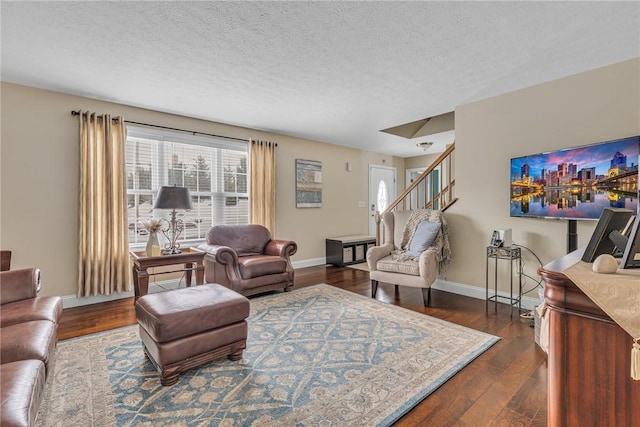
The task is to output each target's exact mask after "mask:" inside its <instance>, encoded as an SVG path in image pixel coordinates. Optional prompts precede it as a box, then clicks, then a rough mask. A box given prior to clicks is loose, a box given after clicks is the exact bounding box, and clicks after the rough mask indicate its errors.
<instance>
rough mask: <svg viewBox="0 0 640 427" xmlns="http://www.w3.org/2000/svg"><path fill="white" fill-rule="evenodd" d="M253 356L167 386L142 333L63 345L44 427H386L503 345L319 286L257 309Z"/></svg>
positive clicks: (273, 298) (42, 417)
mask: <svg viewBox="0 0 640 427" xmlns="http://www.w3.org/2000/svg"><path fill="white" fill-rule="evenodd" d="M248 321H249V338H248V342H247V350H246V351H245V352H244V357H243V359H242V360H240V361H236V362H232V361H229V360H227V359H221V360H219V361H215V362H212V363H209V364H207V365H205V366H203V367H201V368H198V369H193V370H190V371H187V372H185V373H184V374H182V375H181V376H180V379H179V381H178V383H177V384H175V385H173V386H170V387H163V386H161V385H160V380H159V377H158V373H157V372H156V371H155V369H154V368H153V366H152V365H151V363H150V362H149V361H148V360H147V359H145V357H144V354H143V351H142V346H141V343H140V340H139V337H138V329H137V326H130V327H126V328H121V329H117V330H114V331H108V332H103V333H99V334H94V335H88V336H85V337H80V338H74V339H71V340H66V341H61V342H59V343H58V347H57V350H56V362H55V365H54V367H53V371H52V372H51V374H50V377H49V378H50V379H49V382H48V384H47V388H46V391H45V397H44V402H43V404H42V407H41V411H40V413H39V414H38V420H37V425H38V426H65V427H66V426H101V427H102V426H169V425H171V426H224V427H230V426H241V427H246V426H356V425H357V426H388V425H390V424H392V423H393V422H394V421H396V420H398V419H399V418H400V417H402V415H404V414H405V413H407V412H408V411H409V410H410V409H411V408H412V407H414V406H415V405H416V404H417V403H419V402H420V401H421V400H422V399H424V398H425V397H427V396H428V395H429V394H430V393H431V392H433V391H434V390H435V389H437V388H438V387H439V386H440V385H442V384H443V383H444V382H445V381H447V380H448V379H449V378H451V377H452V376H453V375H454V374H455V373H456V372H458V371H459V370H460V369H462V368H463V367H464V366H465V365H467V364H468V363H469V362H471V361H472V360H473V359H474V358H475V357H477V356H478V355H480V354H481V353H482V352H484V351H485V350H487V349H488V348H489V347H490V346H491V345H493V344H494V343H495V342H496V341H497V340H499V338H498V337H495V336H492V335H488V334H486V333H483V332H479V331H475V330H472V329H469V328H466V327H463V326H459V325H456V324H453V323H449V322H445V321H442V320H439V319H435V318H433V317H429V316H426V315H424V314H421V313H417V312H413V311H410V310H407V309H404V308H401V307H397V306H394V305H389V304H385V303H382V302H380V301H377V300H375V299H371V298H368V297H364V296H361V295H357V294H354V293H352V292H348V291H345V290H341V289H338V288H335V287H333V286H329V285H325V284H321V285H315V286H311V287H307V288H302V289H298V290H295V291H293V292H288V293H280V294H274V295H269V296H265V297H259V298H254V299H252V300H251V315H250V318H249V319H248Z"/></svg>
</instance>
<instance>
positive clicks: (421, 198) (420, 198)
mask: <svg viewBox="0 0 640 427" xmlns="http://www.w3.org/2000/svg"><path fill="white" fill-rule="evenodd" d="M426 169H427V168H426V167H425V168H412V169H407V176H406V183H407V187H409V185H411V184H412V183H413V182H414V181H415V180H416V179H418V177H420V175H422V173H423V172H424V171H425V170H426ZM438 194H440V166H438V167H436V168H435V169H434V170H433V171H432V172H431V174H429V176H427V178H426V179H425V180H424V181H421V182H420V183H419V184H418V185H417V187H416V188H415V189H413V190H412V191H411V192H410V193H409V205H408V207H407V209H422V208H424V207H425V206H426V205H427V203H429V202H431V201H432V200H433V206H432V208H433V209H435V210H438V205H439V203H438V200H434V199H436V197H437V196H438Z"/></svg>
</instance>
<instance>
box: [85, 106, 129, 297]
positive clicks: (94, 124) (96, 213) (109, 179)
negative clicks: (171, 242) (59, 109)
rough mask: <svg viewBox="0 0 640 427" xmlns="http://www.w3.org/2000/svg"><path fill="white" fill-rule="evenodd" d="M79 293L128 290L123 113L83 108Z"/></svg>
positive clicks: (106, 293)
mask: <svg viewBox="0 0 640 427" xmlns="http://www.w3.org/2000/svg"><path fill="white" fill-rule="evenodd" d="M79 117H80V242H79V260H78V296H79V297H87V296H92V295H110V294H112V293H120V292H123V291H128V290H129V289H130V287H131V285H130V283H131V281H130V280H129V277H130V271H129V243H128V237H127V232H128V224H127V188H126V170H125V157H124V156H125V154H124V149H125V141H126V128H125V125H124V119H123V118H121V117H117V118H115V119H113V120H112V119H111V116H110V115H108V114H105V115H97V114H96V113H89V112H81V113H80V114H79Z"/></svg>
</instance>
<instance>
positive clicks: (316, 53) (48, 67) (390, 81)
mask: <svg viewBox="0 0 640 427" xmlns="http://www.w3.org/2000/svg"><path fill="white" fill-rule="evenodd" d="M0 7H1V9H0V13H1V17H2V18H1V19H2V74H1V78H2V80H3V81H6V82H12V83H18V84H23V85H27V86H34V87H39V88H44V89H50V90H54V91H59V92H64V93H70V94H75V95H81V96H86V97H90V98H97V99H103V100H108V101H114V102H119V103H124V104H129V105H134V106H139V107H145V108H150V109H154V110H159V111H165V112H170V113H176V114H182V115H186V116H191V117H197V118H202V119H207V120H213V121H218V122H223V123H230V124H236V125H241V126H247V127H251V128H255V129H263V130H267V131H273V132H277V133H281V134H286V135H293V136H297V137H302V138H309V139H314V140H318V141H323V142H329V143H333V144H339V145H345V146H350V147H356V148H361V149H365V150H371V151H375V152H381V153H387V154H392V155H397V156H401V157H407V156H415V155H421V154H423V153H424V152H423V151H422V150H421V149H419V148H417V147H416V142H419V141H423V140H425V138H424V137H423V138H419V139H414V140H411V139H406V138H402V137H399V136H394V135H390V134H386V133H383V132H380V130H381V129H386V128H390V127H394V126H398V125H401V124H404V123H408V122H414V121H417V120H420V119H424V118H426V117H431V116H435V115H440V114H443V113H447V112H450V111H453V110H454V109H455V107H456V106H458V105H461V104H464V103H467V102H469V101H473V100H479V99H483V98H487V97H490V96H494V95H498V94H501V93H505V92H510V91H513V90H516V89H520V88H524V87H527V86H531V85H534V84H538V83H542V82H545V81H549V80H554V79H557V78H560V77H564V76H568V75H572V74H575V73H578V72H582V71H587V70H591V69H594V68H598V67H601V66H604V65H609V64H612V63H616V62H620V61H623V60H627V59H630V58H635V57H638V56H640V17H639V16H640V14H639V12H640V2H637V1H633V2H519V1H517V2H104V1H98V2H53V1H51V2H7V1H2V2H1V5H0ZM426 139H431V140H434V141H436V142H437V144H435V145H434V146H433V147H432V149H431V150H430V152H432V151H433V152H436V151H439V150H440V151H441V150H442V149H443V147H442V144H443V143H444V142H450V139H452V134H451V132H449V133H448V134H443V135H436V136H434V137H428V138H426Z"/></svg>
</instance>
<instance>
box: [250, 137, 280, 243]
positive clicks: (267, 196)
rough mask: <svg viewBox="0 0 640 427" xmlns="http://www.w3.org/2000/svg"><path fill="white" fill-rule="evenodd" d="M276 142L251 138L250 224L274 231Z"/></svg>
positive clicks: (272, 232) (273, 233)
mask: <svg viewBox="0 0 640 427" xmlns="http://www.w3.org/2000/svg"><path fill="white" fill-rule="evenodd" d="M277 146H278V144H276V143H274V142H267V141H255V140H251V147H250V149H251V213H250V218H249V220H250V222H251V223H252V224H261V225H264V226H265V227H267V228H268V229H269V231H271V234H272V235H273V236H275V232H276V230H275V229H276V147H277Z"/></svg>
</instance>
